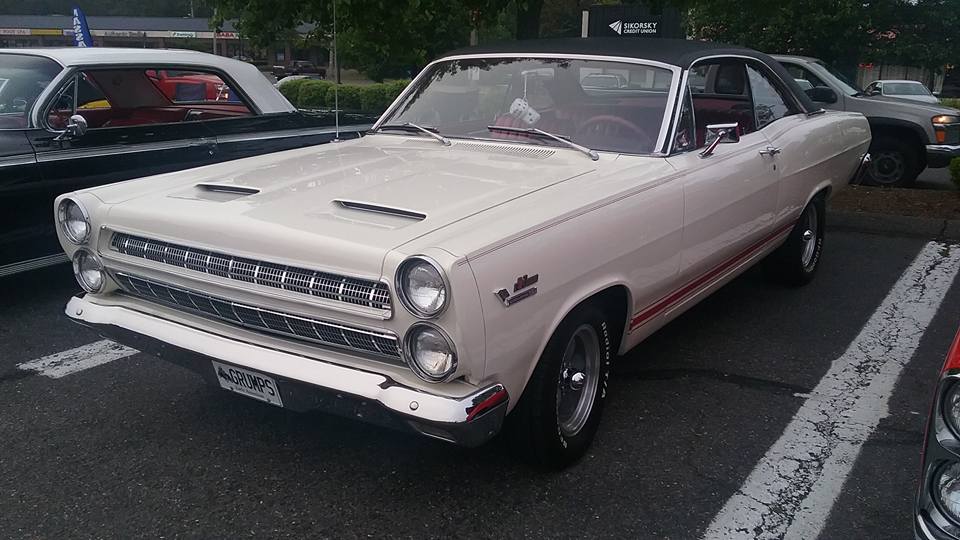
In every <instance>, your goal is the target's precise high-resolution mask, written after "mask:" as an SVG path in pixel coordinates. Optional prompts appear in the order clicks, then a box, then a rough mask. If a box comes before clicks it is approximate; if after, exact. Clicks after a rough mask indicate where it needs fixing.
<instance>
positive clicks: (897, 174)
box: [865, 135, 923, 187]
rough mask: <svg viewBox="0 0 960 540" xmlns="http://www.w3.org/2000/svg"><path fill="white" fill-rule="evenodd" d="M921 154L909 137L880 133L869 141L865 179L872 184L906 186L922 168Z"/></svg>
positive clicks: (915, 177)
mask: <svg viewBox="0 0 960 540" xmlns="http://www.w3.org/2000/svg"><path fill="white" fill-rule="evenodd" d="M921 157H922V156H921V155H920V151H919V148H918V147H917V144H916V142H915V141H914V140H913V138H911V137H904V138H896V137H891V136H890V135H880V136H878V137H876V138H875V139H873V142H872V143H870V158H871V160H870V167H869V168H868V169H867V174H866V177H865V180H866V182H865V183H867V184H869V185H872V186H886V187H906V186H909V185H910V184H912V183H913V182H914V180H916V179H917V176H918V175H919V174H920V171H922V170H923V165H922V162H921Z"/></svg>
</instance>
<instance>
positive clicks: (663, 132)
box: [370, 52, 683, 157]
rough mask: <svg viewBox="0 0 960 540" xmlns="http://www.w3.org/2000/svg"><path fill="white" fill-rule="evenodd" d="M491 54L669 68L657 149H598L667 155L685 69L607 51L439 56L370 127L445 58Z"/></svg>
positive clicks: (391, 110)
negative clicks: (633, 150) (636, 150)
mask: <svg viewBox="0 0 960 540" xmlns="http://www.w3.org/2000/svg"><path fill="white" fill-rule="evenodd" d="M488 58H516V59H521V58H530V59H533V60H536V59H558V58H559V59H570V60H594V61H598V62H620V63H624V64H636V65H641V66H648V67H655V68H661V69H665V70H667V71H669V72H670V74H671V77H670V88H669V89H668V90H667V102H666V104H665V105H664V109H663V119H662V120H661V122H660V130H659V131H658V134H657V140H656V142H655V143H654V145H653V149H654V150H653V152H644V153H630V152H618V151H613V150H602V149H597V150H596V151H597V152H599V153H601V154H614V155H627V156H654V157H664V156H666V155H667V153H666V148H665V147H666V145H667V142H668V141H669V138H668V135H669V131H670V127H671V125H672V124H673V116H674V111H675V110H676V103H677V93H678V92H677V90H678V88H680V78H681V75H682V73H683V70H682V69H681V68H680V67H679V66H675V65H673V64H666V63H663V62H658V61H656V60H645V59H642V58H630V57H625V56H605V55H596V54H570V53H523V52H516V53H496V54H491V53H485V54H458V55H453V56H444V57H442V58H438V59H436V60H434V61H433V62H430V63H429V64H427V66H426V67H424V68H423V69H422V70H420V73H418V74H417V76H416V77H414V78H413V80H412V81H410V84H408V85H407V87H406V88H404V89H403V92H401V93H400V95H399V96H397V98H396V99H395V100H393V103H391V104H390V106H389V107H387V109H386V110H385V111H384V112H383V114H381V115H380V117H379V118H378V119H377V121H376V123H374V125H373V127H372V128H371V129H370V131H371V133H372V132H375V131H376V130H377V129H378V128H379V127H380V124H382V123H384V121H385V119H387V118H388V117H390V115H392V114H393V113H394V112H395V111H396V109H397V107H399V106H400V103H402V102H403V101H404V100H405V99H406V98H407V96H408V95H409V94H410V93H411V92H413V89H414V88H415V87H416V86H417V85H418V84H420V83H421V82H423V80H424V79H425V78H426V76H427V73H428V72H429V71H430V69H431V68H432V67H433V66H434V65H436V64H440V63H443V62H452V61H456V60H475V59H488ZM444 136H445V137H447V138H448V139H476V137H467V136H459V135H450V134H446V133H444ZM501 142H502V140H501ZM510 142H521V143H523V144H533V145H537V146H550V147H552V148H553V147H555V146H554V145H545V144H543V141H536V140H531V141H515V140H511V141H510Z"/></svg>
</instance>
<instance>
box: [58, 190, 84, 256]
mask: <svg viewBox="0 0 960 540" xmlns="http://www.w3.org/2000/svg"><path fill="white" fill-rule="evenodd" d="M57 222H58V223H59V224H60V230H61V231H63V234H64V236H66V237H67V239H69V240H70V241H71V242H73V243H74V244H77V245H80V244H83V243H84V242H86V241H87V239H88V238H90V218H89V217H88V216H87V212H86V210H84V209H83V207H82V206H80V204H79V203H77V202H76V201H74V200H73V199H64V200H62V201H60V206H58V207H57Z"/></svg>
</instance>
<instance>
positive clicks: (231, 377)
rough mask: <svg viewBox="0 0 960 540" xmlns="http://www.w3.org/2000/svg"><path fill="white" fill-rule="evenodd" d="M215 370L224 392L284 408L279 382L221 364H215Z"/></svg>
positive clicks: (261, 374)
mask: <svg viewBox="0 0 960 540" xmlns="http://www.w3.org/2000/svg"><path fill="white" fill-rule="evenodd" d="M213 370H214V371H215V372H216V373H217V380H218V381H220V387H221V388H223V389H224V390H230V391H231V392H236V393H238V394H243V395H245V396H247V397H252V398H253V399H258V400H260V401H265V402H267V403H269V404H271V405H276V406H278V407H283V401H282V400H281V399H280V390H279V389H278V388H277V381H275V380H273V379H272V378H271V377H267V376H266V375H264V374H263V373H257V372H256V371H250V370H249V369H243V368H238V367H236V366H229V365H227V364H221V363H219V362H213Z"/></svg>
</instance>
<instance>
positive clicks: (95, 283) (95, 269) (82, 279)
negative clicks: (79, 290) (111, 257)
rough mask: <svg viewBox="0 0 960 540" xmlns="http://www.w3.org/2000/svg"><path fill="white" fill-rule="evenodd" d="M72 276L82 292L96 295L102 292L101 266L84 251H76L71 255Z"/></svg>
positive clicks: (91, 255) (102, 276) (90, 254)
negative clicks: (81, 288)
mask: <svg viewBox="0 0 960 540" xmlns="http://www.w3.org/2000/svg"><path fill="white" fill-rule="evenodd" d="M73 275H74V276H76V278H77V282H78V283H79V284H80V286H81V287H83V290H85V291H87V292H89V293H98V292H100V291H102V290H103V283H104V275H103V265H102V264H100V261H99V260H97V258H96V257H95V256H94V255H93V253H90V252H89V251H87V250H85V249H80V250H77V252H76V253H74V254H73Z"/></svg>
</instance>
